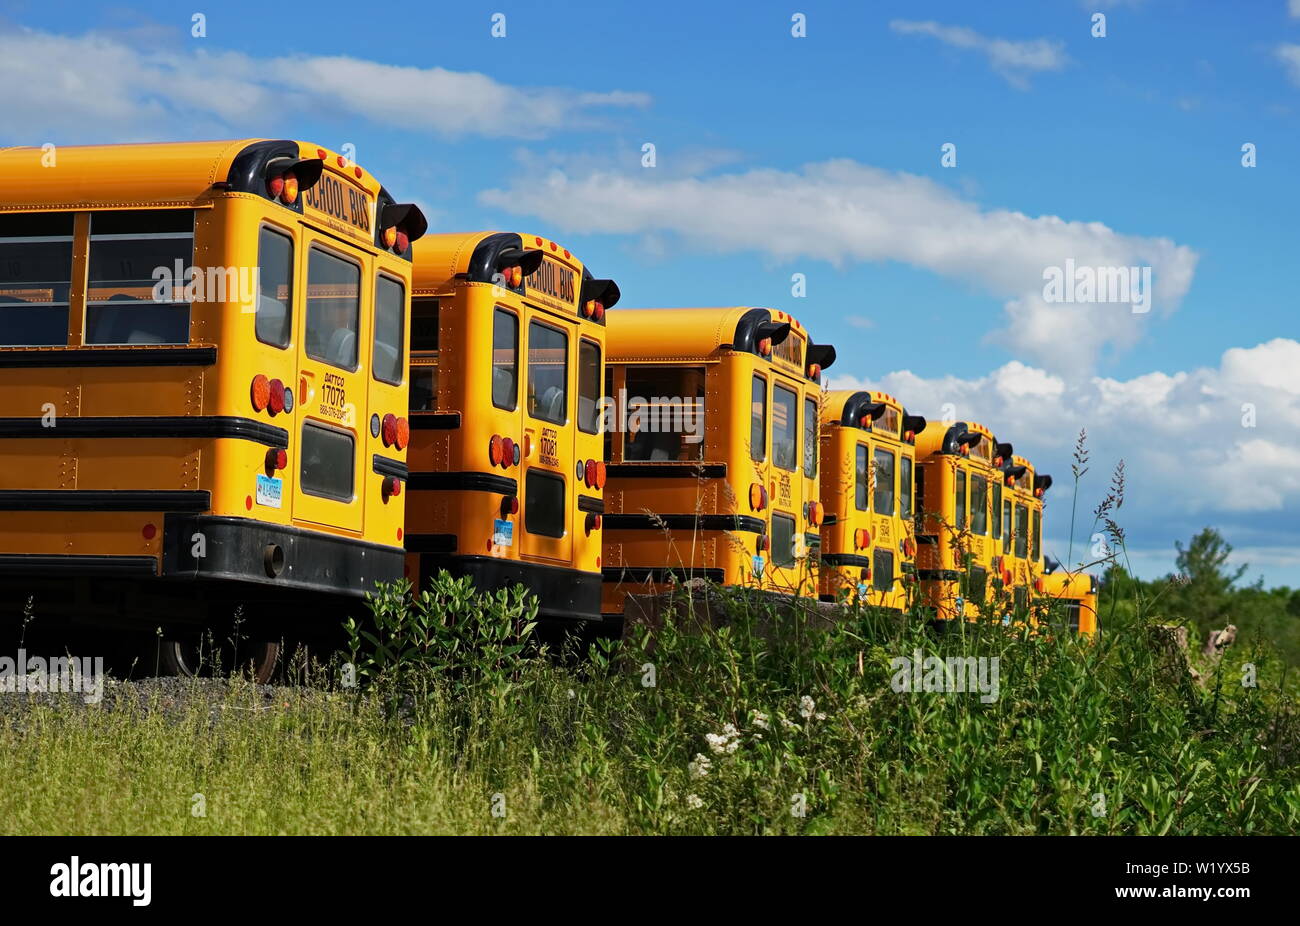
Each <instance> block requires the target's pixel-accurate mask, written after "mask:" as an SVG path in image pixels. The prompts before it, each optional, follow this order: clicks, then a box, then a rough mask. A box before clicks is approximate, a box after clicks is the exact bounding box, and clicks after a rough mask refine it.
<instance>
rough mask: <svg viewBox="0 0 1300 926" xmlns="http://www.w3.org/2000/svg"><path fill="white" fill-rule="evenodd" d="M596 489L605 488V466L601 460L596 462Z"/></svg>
mask: <svg viewBox="0 0 1300 926" xmlns="http://www.w3.org/2000/svg"><path fill="white" fill-rule="evenodd" d="M596 488H598V489H603V488H605V464H604V462H603V461H601V460H597V461H596Z"/></svg>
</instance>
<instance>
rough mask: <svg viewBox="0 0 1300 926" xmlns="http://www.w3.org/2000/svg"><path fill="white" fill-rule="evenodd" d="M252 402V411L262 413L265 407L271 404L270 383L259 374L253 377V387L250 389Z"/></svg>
mask: <svg viewBox="0 0 1300 926" xmlns="http://www.w3.org/2000/svg"><path fill="white" fill-rule="evenodd" d="M251 396H252V400H253V410H254V411H259V412H263V411H266V406H267V405H269V404H270V402H271V382H270V380H268V379H267V378H266V377H265V376H263V375H262V374H261V373H258V374H257V375H256V376H254V377H253V386H252V389H251Z"/></svg>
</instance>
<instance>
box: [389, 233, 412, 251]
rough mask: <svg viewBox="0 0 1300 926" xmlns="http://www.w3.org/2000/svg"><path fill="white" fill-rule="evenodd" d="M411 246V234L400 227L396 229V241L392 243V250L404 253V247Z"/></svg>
mask: <svg viewBox="0 0 1300 926" xmlns="http://www.w3.org/2000/svg"><path fill="white" fill-rule="evenodd" d="M410 246H411V236H410V235H408V234H407V233H406V232H404V231H402V230H401V229H400V228H399V229H398V230H397V242H396V243H395V244H394V245H393V250H394V251H396V252H397V253H398V254H405V253H406V249H407V248H409V247H410Z"/></svg>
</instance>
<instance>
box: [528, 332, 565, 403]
mask: <svg viewBox="0 0 1300 926" xmlns="http://www.w3.org/2000/svg"><path fill="white" fill-rule="evenodd" d="M528 414H530V415H532V416H533V417H534V418H540V419H541V420H542V421H549V422H551V423H552V424H564V423H565V422H566V421H568V420H569V337H568V335H566V334H565V333H564V332H563V331H560V330H558V329H556V328H552V327H551V326H550V325H543V324H541V323H540V322H529V323H528Z"/></svg>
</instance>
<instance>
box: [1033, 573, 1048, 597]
mask: <svg viewBox="0 0 1300 926" xmlns="http://www.w3.org/2000/svg"><path fill="white" fill-rule="evenodd" d="M1046 589H1047V583H1046V582H1044V581H1043V580H1042V578H1041V577H1040V578H1037V579H1035V580H1034V591H1036V592H1038V594H1040V595H1041V594H1042V593H1043V592H1044V591H1045V590H1046Z"/></svg>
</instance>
